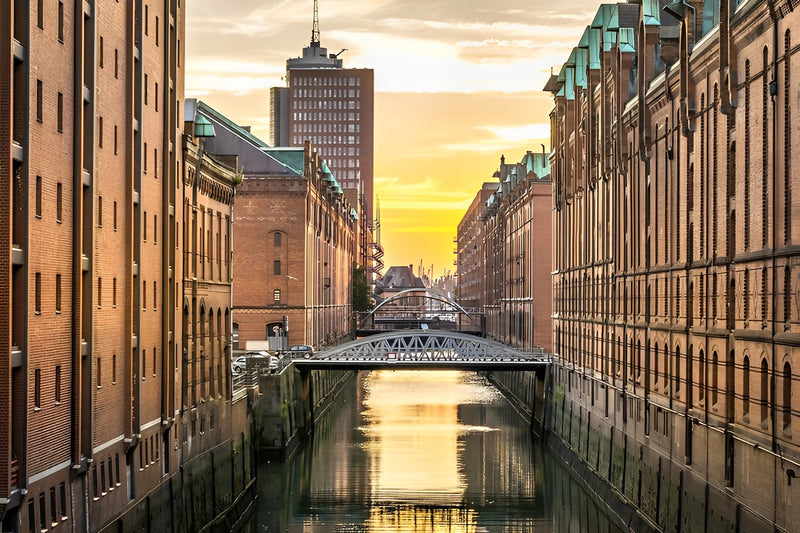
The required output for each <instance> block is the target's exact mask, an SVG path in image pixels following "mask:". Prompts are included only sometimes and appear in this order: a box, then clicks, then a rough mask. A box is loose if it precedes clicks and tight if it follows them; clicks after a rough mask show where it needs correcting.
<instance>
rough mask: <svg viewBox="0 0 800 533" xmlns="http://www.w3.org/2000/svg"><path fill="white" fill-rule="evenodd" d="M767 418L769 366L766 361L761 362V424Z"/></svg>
mask: <svg viewBox="0 0 800 533" xmlns="http://www.w3.org/2000/svg"><path fill="white" fill-rule="evenodd" d="M768 418H769V364H768V363H767V359H766V358H764V359H762V360H761V423H762V424H765V423H766V422H767V419H768Z"/></svg>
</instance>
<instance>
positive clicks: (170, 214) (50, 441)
mask: <svg viewBox="0 0 800 533" xmlns="http://www.w3.org/2000/svg"><path fill="white" fill-rule="evenodd" d="M40 8H41V9H40ZM0 10H2V13H1V15H2V16H0V60H1V61H2V64H3V65H4V68H5V71H4V72H5V75H0V146H2V147H3V152H2V154H0V193H2V194H0V220H2V222H1V223H0V224H1V225H0V245H1V246H0V250H3V251H0V265H2V267H0V268H2V270H0V272H2V274H0V350H3V353H4V357H3V358H2V360H3V361H4V362H3V363H2V367H0V418H2V419H3V420H5V422H6V423H4V424H0V426H2V427H3V428H8V429H10V432H9V431H8V430H6V433H5V434H0V457H2V459H0V498H1V499H2V500H3V501H4V502H5V503H4V504H3V506H2V507H0V512H2V520H3V522H2V524H3V526H2V529H3V531H19V530H22V531H28V530H33V529H51V528H54V527H56V526H58V528H59V529H70V530H75V531H82V530H85V529H87V528H88V529H89V530H97V529H100V528H102V527H104V526H105V525H108V524H110V523H112V522H113V521H114V520H116V519H117V517H119V516H120V514H121V513H123V512H124V511H125V510H126V509H128V508H130V506H132V505H136V504H137V503H139V502H141V501H142V500H143V498H145V497H146V496H147V495H148V494H149V493H151V492H152V491H153V490H154V489H155V488H156V487H158V486H159V485H161V484H162V483H163V482H164V480H165V479H169V477H170V476H171V475H172V474H174V473H176V472H178V471H179V468H178V467H179V466H180V464H179V463H180V461H181V460H182V461H184V462H186V461H190V460H191V459H192V458H194V457H197V456H198V455H200V454H202V453H203V452H204V451H205V450H207V449H209V448H211V447H213V446H215V445H217V444H219V443H221V442H224V441H226V440H229V439H230V431H231V424H232V422H231V416H230V388H229V386H228V385H227V384H228V383H229V375H228V373H229V370H228V369H229V368H230V363H229V357H230V346H229V341H228V334H229V332H230V327H229V326H226V324H229V323H230V321H229V319H230V307H231V305H230V293H231V284H230V259H229V258H230V253H231V250H230V246H228V247H222V246H220V245H219V244H217V243H220V244H221V243H222V242H229V241H230V224H231V205H232V196H233V178H234V176H235V174H234V171H233V169H234V168H235V163H234V165H233V167H231V168H229V167H228V166H227V165H226V164H225V163H224V162H221V160H214V159H213V158H208V157H206V158H201V159H203V161H205V164H203V165H201V166H202V169H203V171H202V172H201V175H202V176H203V177H202V178H201V179H198V180H195V182H197V183H198V184H199V185H198V187H195V188H193V183H194V182H193V181H192V180H191V179H189V178H188V177H187V176H186V172H185V165H184V162H183V159H184V148H186V149H187V150H188V153H189V159H190V160H191V158H192V157H194V160H197V149H196V147H195V148H192V147H193V146H195V145H196V144H197V143H196V141H194V140H193V139H192V136H191V131H189V132H188V135H186V136H185V138H186V143H184V135H183V129H182V128H183V124H184V122H183V119H184V117H183V64H184V60H183V55H184V52H183V50H184V48H185V47H184V46H183V45H182V42H183V41H184V28H183V24H184V15H183V8H182V7H181V6H180V2H178V1H176V0H169V1H167V2H161V3H148V2H144V1H136V2H122V3H119V2H117V3H114V2H95V1H91V0H89V1H83V2H77V3H76V2H58V3H56V2H49V1H45V2H39V3H36V2H27V1H21V0H14V1H11V2H4V3H3V6H2V8H0ZM76 19H77V23H76ZM191 154H194V156H192V155H191ZM212 183H213V185H209V184H212ZM184 198H188V201H187V202H184ZM201 209H202V210H203V212H204V214H205V219H204V220H205V222H204V223H202V224H201V226H200V228H201V229H204V230H205V231H207V232H209V233H210V234H211V235H212V239H213V243H214V246H213V247H212V249H211V250H207V251H206V253H205V256H204V258H205V261H206V262H207V269H206V274H205V275H200V276H198V277H197V280H196V282H197V284H198V285H203V284H205V285H203V286H202V287H201V288H197V290H195V287H192V288H191V290H190V289H189V288H186V286H185V283H182V280H180V279H179V276H181V272H182V271H183V253H182V252H183V247H184V246H185V245H186V243H185V242H184V238H183V235H184V232H183V227H182V226H183V219H184V212H192V213H194V212H198V211H200V210H201ZM212 220H213V223H212ZM223 222H224V223H223ZM203 224H204V225H203ZM193 243H196V241H193ZM196 253H198V252H197V248H192V249H191V251H190V254H196ZM223 254H227V259H226V258H224V257H222V255H223ZM193 283H194V281H193ZM204 291H205V292H204ZM189 293H190V294H191V295H192V296H191V297H190V300H191V299H192V298H193V297H194V296H195V295H199V297H200V298H201V299H203V298H205V302H206V303H205V307H204V306H200V307H201V310H200V311H199V319H198V320H199V322H200V324H202V323H203V318H204V317H205V318H206V322H205V323H206V324H208V329H207V330H204V329H203V327H202V325H195V323H194V322H192V323H190V327H184V326H183V324H182V308H181V305H180V302H181V301H182V300H184V296H185V295H187V294H189ZM192 301H193V300H192ZM204 312H205V313H206V314H205V315H204V314H203V313H204ZM212 312H213V319H212V318H211V313H212ZM212 326H213V330H212V329H211V328H212ZM182 345H186V346H189V350H188V352H189V353H195V351H194V346H198V345H199V346H201V350H202V347H204V346H207V347H208V352H207V353H201V354H200V355H199V356H198V357H199V359H200V360H201V361H202V364H203V365H205V366H204V367H203V368H205V372H204V373H203V372H200V373H199V374H200V375H203V374H204V375H205V377H206V381H205V382H201V386H200V388H201V390H204V391H205V396H204V399H205V401H204V402H203V404H204V405H203V407H202V408H201V409H199V410H196V409H195V406H194V404H189V405H186V404H184V403H183V402H182V397H181V390H180V384H181V383H182V381H183V380H184V379H185V378H186V377H187V376H186V375H184V373H183V365H182V364H181V361H182V359H181V358H182V353H183V347H182ZM192 363H193V364H195V363H196V361H194V360H193V361H192ZM211 380H215V381H216V385H215V386H214V387H213V388H211V385H210V381H211ZM176 384H177V386H176ZM12 406H13V408H12ZM182 420H184V421H186V422H185V423H182V422H181V421H182ZM194 420H197V424H198V425H199V427H198V429H197V431H196V433H193V432H194V431H195V430H194V428H193V427H192V428H191V429H187V430H186V431H184V435H183V438H180V435H179V428H186V427H187V426H188V425H191V424H193V423H194ZM212 420H213V421H212ZM189 421H191V424H190V422H189ZM203 424H205V427H204V425H203ZM0 431H2V430H0ZM196 434H197V435H198V436H196ZM181 445H183V446H184V448H183V450H181V448H180V446H181ZM86 512H88V516H87V515H86Z"/></svg>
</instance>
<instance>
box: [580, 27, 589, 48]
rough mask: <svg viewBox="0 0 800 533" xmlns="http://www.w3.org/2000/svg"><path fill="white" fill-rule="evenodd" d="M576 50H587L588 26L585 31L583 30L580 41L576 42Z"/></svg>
mask: <svg viewBox="0 0 800 533" xmlns="http://www.w3.org/2000/svg"><path fill="white" fill-rule="evenodd" d="M578 48H589V26H586V29H585V30H583V35H581V40H580V41H578Z"/></svg>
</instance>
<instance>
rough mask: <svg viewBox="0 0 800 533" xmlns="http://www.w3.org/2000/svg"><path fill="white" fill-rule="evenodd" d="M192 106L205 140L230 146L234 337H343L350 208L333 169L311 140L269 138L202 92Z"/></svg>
mask: <svg viewBox="0 0 800 533" xmlns="http://www.w3.org/2000/svg"><path fill="white" fill-rule="evenodd" d="M197 108H198V110H199V111H200V112H201V113H202V114H203V116H205V117H207V118H208V120H209V121H210V122H211V123H212V124H213V125H214V128H215V130H216V136H215V137H214V138H213V139H208V140H207V141H206V147H207V149H209V150H212V151H214V152H215V153H220V154H231V155H233V154H235V155H236V156H237V157H238V164H239V173H240V177H241V179H242V183H241V185H240V186H239V187H238V189H237V197H236V204H235V207H234V216H233V226H234V233H235V238H234V248H233V249H234V253H233V268H234V271H235V272H236V276H235V278H234V281H233V306H234V309H233V322H234V324H233V328H234V335H235V336H236V337H237V338H238V343H237V346H236V347H237V348H239V349H245V348H246V347H247V342H248V341H270V340H271V341H272V346H273V347H274V348H276V349H280V348H283V347H285V346H286V345H292V344H311V345H314V346H315V347H322V346H325V345H329V344H333V343H336V342H339V341H340V340H341V339H343V338H345V337H348V336H349V335H350V334H351V333H352V326H353V323H352V278H353V265H354V264H355V256H356V253H357V247H358V245H357V242H356V234H357V229H358V214H357V212H356V210H355V209H354V207H353V206H352V205H351V204H350V203H349V202H348V201H347V199H346V198H345V196H344V193H343V191H342V188H341V187H340V185H339V183H338V181H337V180H336V178H335V177H334V175H333V173H332V172H331V170H330V169H329V168H328V166H327V165H326V164H325V163H324V162H323V161H322V160H321V159H320V158H319V156H318V155H317V154H316V153H315V152H314V151H313V149H312V145H311V143H306V144H305V146H303V147H300V148H274V147H271V146H268V145H267V144H266V143H264V142H263V141H261V140H260V139H258V138H257V137H255V136H253V135H252V134H250V132H248V131H247V130H245V129H244V128H242V127H240V126H238V125H236V124H235V123H233V122H232V121H230V120H229V119H228V118H226V117H225V116H223V115H222V114H220V113H219V112H218V111H216V110H214V109H213V108H211V107H209V106H207V105H206V104H204V103H203V102H198V103H197ZM287 327H288V331H287ZM284 339H285V340H284Z"/></svg>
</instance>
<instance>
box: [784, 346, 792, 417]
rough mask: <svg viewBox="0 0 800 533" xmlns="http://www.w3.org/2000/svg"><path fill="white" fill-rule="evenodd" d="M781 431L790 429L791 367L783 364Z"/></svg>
mask: <svg viewBox="0 0 800 533" xmlns="http://www.w3.org/2000/svg"><path fill="white" fill-rule="evenodd" d="M782 385H783V429H785V430H788V429H789V428H790V427H792V365H790V364H789V361H786V362H785V363H784V364H783V384H782Z"/></svg>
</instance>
